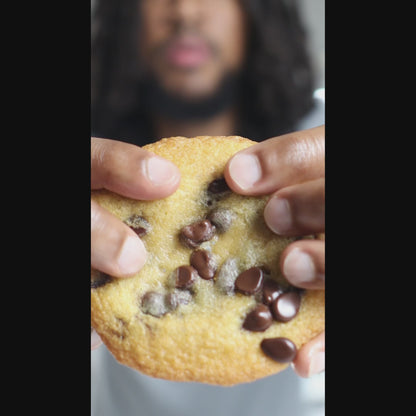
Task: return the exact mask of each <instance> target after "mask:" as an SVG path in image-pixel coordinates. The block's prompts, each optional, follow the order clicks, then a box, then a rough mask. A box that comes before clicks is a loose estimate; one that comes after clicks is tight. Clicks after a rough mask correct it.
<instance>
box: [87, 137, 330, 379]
mask: <svg viewBox="0 0 416 416" xmlns="http://www.w3.org/2000/svg"><path fill="white" fill-rule="evenodd" d="M254 143H255V142H252V141H250V140H248V139H245V138H241V137H237V136H232V137H216V136H215V137H211V136H203V137H195V138H192V139H190V138H184V137H173V138H167V139H162V140H160V141H158V142H156V143H152V144H149V145H147V146H145V149H147V150H149V151H151V152H154V153H155V154H157V155H160V156H162V157H164V158H166V159H168V160H171V161H172V162H173V163H175V165H176V166H177V167H178V168H179V170H180V172H181V182H180V186H179V188H178V190H177V191H176V192H175V193H174V194H173V195H171V196H169V197H167V198H164V199H161V200H156V201H136V200H132V199H128V198H124V197H121V196H119V195H116V194H113V193H111V192H108V191H106V190H101V191H95V192H93V193H92V198H93V199H94V200H95V201H96V202H97V203H99V204H100V205H101V206H103V207H104V208H106V209H108V210H109V211H110V212H112V213H113V214H114V215H116V216H117V217H118V218H119V219H120V220H121V221H123V222H124V223H126V224H127V225H128V226H129V227H131V228H132V229H134V230H135V231H136V232H137V233H138V235H139V236H140V238H141V239H142V241H143V243H144V245H145V247H146V250H147V252H148V258H147V262H146V264H145V265H144V267H143V268H142V269H141V270H140V272H139V273H137V274H136V275H134V276H133V277H130V278H125V279H118V278H114V277H112V276H108V275H104V274H103V273H101V272H99V271H97V270H92V271H91V325H92V327H94V328H95V330H96V331H97V333H98V334H99V335H100V337H101V339H102V340H103V342H104V344H105V345H106V346H107V348H108V349H109V350H110V352H111V353H112V354H113V355H114V357H115V358H116V359H117V360H118V361H119V362H120V363H122V364H124V365H127V366H129V367H131V368H134V369H136V370H138V371H140V372H142V373H144V374H147V375H150V376H153V377H157V378H163V379H167V380H176V381H194V382H201V383H209V384H215V385H223V386H227V385H234V384H238V383H245V382H250V381H253V380H256V379H259V378H262V377H266V376H269V375H272V374H275V373H277V372H279V371H281V370H283V369H285V368H286V367H287V366H288V365H289V363H290V362H291V361H292V360H293V359H294V357H295V356H296V353H297V351H298V349H299V348H300V347H301V346H302V345H303V344H305V343H306V342H307V341H309V340H310V339H312V338H313V337H315V336H316V335H317V334H319V333H320V332H321V331H323V330H324V292H323V291H308V290H300V289H298V288H295V287H292V286H291V285H290V284H289V283H288V282H287V281H286V279H285V278H284V277H283V275H282V273H281V270H280V267H279V258H280V254H281V252H282V251H283V249H284V248H285V247H286V246H287V245H288V244H289V243H290V242H292V241H293V240H294V239H293V238H283V237H280V236H277V235H275V234H274V233H273V232H272V231H270V229H269V228H268V227H267V226H266V224H265V222H264V218H263V210H264V207H265V204H266V202H267V200H268V197H267V196H261V197H247V196H242V195H238V194H236V193H234V192H232V191H231V190H230V189H229V187H228V185H227V183H226V181H225V179H224V177H223V172H224V167H225V165H226V163H227V161H228V160H229V158H230V157H231V156H232V155H234V154H235V153H236V152H238V151H239V150H242V149H244V148H247V147H248V146H251V145H253V144H254Z"/></svg>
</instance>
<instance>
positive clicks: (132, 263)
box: [117, 236, 146, 275]
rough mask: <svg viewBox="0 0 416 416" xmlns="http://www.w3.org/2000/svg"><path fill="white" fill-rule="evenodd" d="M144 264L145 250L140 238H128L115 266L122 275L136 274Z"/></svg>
mask: <svg viewBox="0 0 416 416" xmlns="http://www.w3.org/2000/svg"><path fill="white" fill-rule="evenodd" d="M145 262H146V249H145V247H144V245H143V242H142V241H141V240H140V238H138V237H136V236H128V237H127V238H126V240H125V241H124V243H123V245H122V247H121V249H120V252H119V256H118V258H117V264H118V267H119V270H120V273H121V274H122V275H131V274H134V273H137V272H138V271H139V270H140V269H141V268H142V267H143V266H144V263H145Z"/></svg>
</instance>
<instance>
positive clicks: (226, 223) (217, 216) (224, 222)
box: [208, 208, 233, 233]
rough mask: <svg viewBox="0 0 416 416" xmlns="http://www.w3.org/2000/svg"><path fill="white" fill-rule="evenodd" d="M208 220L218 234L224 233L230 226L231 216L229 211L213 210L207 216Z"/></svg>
mask: <svg viewBox="0 0 416 416" xmlns="http://www.w3.org/2000/svg"><path fill="white" fill-rule="evenodd" d="M208 219H209V220H210V221H211V223H212V224H214V225H215V227H216V228H217V230H218V232H220V233H225V232H226V231H227V230H228V229H229V228H230V226H231V223H232V221H233V214H232V212H231V211H230V210H229V209H221V208H218V209H214V210H213V211H211V212H210V213H209V214H208Z"/></svg>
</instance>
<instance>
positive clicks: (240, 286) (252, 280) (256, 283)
mask: <svg viewBox="0 0 416 416" xmlns="http://www.w3.org/2000/svg"><path fill="white" fill-rule="evenodd" d="M262 283H263V271H262V270H261V269H260V268H259V267H251V268H250V269H248V270H246V271H244V272H243V273H241V274H240V275H239V276H238V277H237V279H236V281H235V290H236V291H237V292H240V293H243V294H244V295H253V294H254V293H256V292H257V291H258V290H260V288H261V286H262Z"/></svg>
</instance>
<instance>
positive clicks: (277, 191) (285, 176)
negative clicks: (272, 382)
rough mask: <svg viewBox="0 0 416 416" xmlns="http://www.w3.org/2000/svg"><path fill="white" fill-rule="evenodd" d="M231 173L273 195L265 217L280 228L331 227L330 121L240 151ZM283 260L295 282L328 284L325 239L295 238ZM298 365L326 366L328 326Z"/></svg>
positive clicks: (303, 372) (311, 369)
mask: <svg viewBox="0 0 416 416" xmlns="http://www.w3.org/2000/svg"><path fill="white" fill-rule="evenodd" d="M225 178H226V180H227V183H228V185H229V186H230V188H231V189H232V190H233V191H235V192H237V193H239V194H242V195H269V194H271V195H272V196H271V198H270V200H269V201H268V203H267V205H266V207H265V210H264V218H265V221H266V223H267V225H268V227H269V228H270V229H271V230H272V231H273V232H275V233H276V234H280V235H284V236H302V235H309V234H319V233H320V234H322V233H324V232H325V126H320V127H315V128H313V129H309V130H303V131H299V132H295V133H291V134H286V135H283V136H280V137H273V138H271V139H268V140H265V141H264V142H261V143H258V144H255V145H253V146H251V147H249V148H248V149H245V150H242V151H240V152H238V153H237V154H236V155H234V156H233V157H232V158H231V159H230V160H229V161H228V164H227V166H226V169H225ZM280 264H281V268H282V272H283V274H284V276H285V277H286V278H287V280H288V281H289V282H290V283H291V284H293V285H294V286H298V287H302V288H305V289H324V287H325V241H324V239H317V240H310V239H306V240H298V241H295V242H293V243H291V244H290V245H289V246H288V247H287V248H286V249H285V250H284V251H283V253H282V255H281V259H280ZM293 368H294V370H295V372H296V373H297V374H298V375H300V376H302V377H309V376H311V375H313V374H316V373H319V372H321V371H323V370H324V369H325V333H324V332H323V333H321V334H319V335H317V336H316V337H315V338H314V339H312V340H311V341H309V342H308V343H306V344H305V345H304V346H303V347H302V348H301V349H300V350H299V351H298V353H297V355H296V358H295V360H294V361H293Z"/></svg>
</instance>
